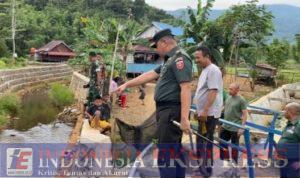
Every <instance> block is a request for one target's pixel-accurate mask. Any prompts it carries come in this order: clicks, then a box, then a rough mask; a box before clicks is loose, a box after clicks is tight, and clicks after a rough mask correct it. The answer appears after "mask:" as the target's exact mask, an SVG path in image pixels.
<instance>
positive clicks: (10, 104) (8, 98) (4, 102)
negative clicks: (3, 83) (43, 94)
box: [0, 94, 21, 116]
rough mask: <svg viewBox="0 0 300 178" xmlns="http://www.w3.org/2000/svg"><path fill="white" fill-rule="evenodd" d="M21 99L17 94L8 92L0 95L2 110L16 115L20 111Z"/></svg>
mask: <svg viewBox="0 0 300 178" xmlns="http://www.w3.org/2000/svg"><path fill="white" fill-rule="evenodd" d="M20 108H21V100H20V99H19V97H18V96H17V95H15V94H6V95H4V96H2V97H0V111H3V112H4V113H7V114H8V115H11V116H16V115H17V114H18V113H19V112H20Z"/></svg>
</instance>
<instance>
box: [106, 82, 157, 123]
mask: <svg viewBox="0 0 300 178" xmlns="http://www.w3.org/2000/svg"><path fill="white" fill-rule="evenodd" d="M154 88H155V84H152V83H149V84H146V87H145V93H146V96H145V99H144V102H145V105H142V101H141V100H140V99H139V96H140V92H139V90H138V87H134V88H131V89H130V92H128V93H127V104H126V108H122V107H120V106H119V105H118V104H116V102H114V105H113V107H112V114H113V118H119V119H121V120H123V121H124V122H126V123H127V124H130V125H134V126H137V125H140V124H142V123H143V122H144V121H145V120H146V119H147V118H149V117H150V116H151V115H152V114H153V113H154V112H155V102H154V99H153V98H154Z"/></svg>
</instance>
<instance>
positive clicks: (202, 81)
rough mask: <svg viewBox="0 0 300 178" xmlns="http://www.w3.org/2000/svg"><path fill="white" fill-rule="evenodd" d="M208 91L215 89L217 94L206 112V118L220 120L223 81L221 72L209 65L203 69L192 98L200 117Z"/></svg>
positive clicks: (214, 66)
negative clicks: (212, 117)
mask: <svg viewBox="0 0 300 178" xmlns="http://www.w3.org/2000/svg"><path fill="white" fill-rule="evenodd" d="M210 89H217V90H218V93H217V96H216V99H215V101H214V103H213V105H212V106H211V107H210V108H209V110H208V116H214V117H215V118H220V117H221V112H222V106H223V79H222V73H221V70H220V69H219V67H217V66H216V65H214V64H210V65H208V66H207V67H205V68H204V69H203V70H202V72H201V75H200V77H199V81H198V86H197V90H196V94H195V98H194V103H195V104H196V106H197V113H198V115H201V114H202V112H203V109H204V106H205V103H206V102H207V100H208V98H207V97H208V92H209V90H210Z"/></svg>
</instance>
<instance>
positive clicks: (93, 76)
mask: <svg viewBox="0 0 300 178" xmlns="http://www.w3.org/2000/svg"><path fill="white" fill-rule="evenodd" d="M100 71H101V69H100V65H99V62H98V61H95V62H92V63H91V66H90V81H89V92H88V97H87V100H88V106H91V105H92V104H93V102H94V101H95V99H96V97H97V96H101V91H100V90H99V87H98V84H97V73H98V72H100Z"/></svg>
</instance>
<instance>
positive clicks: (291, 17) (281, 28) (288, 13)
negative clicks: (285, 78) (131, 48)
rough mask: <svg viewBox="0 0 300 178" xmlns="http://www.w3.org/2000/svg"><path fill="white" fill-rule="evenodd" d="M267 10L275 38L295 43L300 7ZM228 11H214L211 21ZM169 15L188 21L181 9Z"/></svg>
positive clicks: (298, 31) (268, 8) (282, 6)
mask: <svg viewBox="0 0 300 178" xmlns="http://www.w3.org/2000/svg"><path fill="white" fill-rule="evenodd" d="M266 7H267V10H268V11H270V12H272V14H273V16H274V19H273V23H274V27H275V32H274V34H273V37H274V38H279V39H287V40H288V41H295V34H297V33H300V7H296V6H290V5H283V4H279V5H266ZM225 11H226V10H212V11H211V13H210V19H216V18H217V17H219V16H221V15H223V14H224V13H225ZM168 13H169V14H171V15H173V16H174V17H176V18H180V19H183V20H188V15H187V10H186V9H179V10H175V11H169V12H168Z"/></svg>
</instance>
